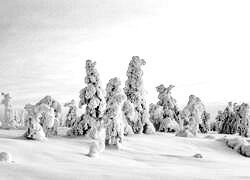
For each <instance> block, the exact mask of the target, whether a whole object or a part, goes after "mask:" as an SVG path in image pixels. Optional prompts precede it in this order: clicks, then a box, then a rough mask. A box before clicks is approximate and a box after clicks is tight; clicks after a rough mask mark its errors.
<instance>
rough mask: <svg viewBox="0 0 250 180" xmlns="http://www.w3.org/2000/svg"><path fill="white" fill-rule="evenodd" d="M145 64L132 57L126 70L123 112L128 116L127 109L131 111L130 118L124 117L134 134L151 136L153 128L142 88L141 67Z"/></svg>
mask: <svg viewBox="0 0 250 180" xmlns="http://www.w3.org/2000/svg"><path fill="white" fill-rule="evenodd" d="M145 64H146V61H145V60H144V59H140V58H139V56H133V57H132V60H131V61H130V63H129V66H128V70H127V78H128V79H127V81H126V83H125V88H124V93H125V95H126V96H127V101H128V102H127V103H125V106H126V107H124V108H123V110H125V111H126V112H125V113H126V114H127V115H128V111H127V110H128V108H130V110H131V111H133V112H130V115H133V117H132V116H130V117H126V120H127V121H128V124H129V125H130V126H131V127H132V129H133V132H134V133H146V134H151V133H154V132H155V129H154V126H153V125H152V123H151V122H150V121H149V115H148V111H147V104H146V100H145V97H144V88H143V80H142V75H143V71H142V68H141V67H142V66H143V65H145ZM129 106H130V107H129Z"/></svg>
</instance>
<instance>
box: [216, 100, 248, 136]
mask: <svg viewBox="0 0 250 180" xmlns="http://www.w3.org/2000/svg"><path fill="white" fill-rule="evenodd" d="M216 130H217V131H218V132H219V133H222V134H236V133H238V134H239V135H240V136H244V137H249V136H250V114H249V105H248V104H247V103H242V104H240V105H238V104H237V103H234V104H233V103H232V102H229V103H228V105H227V107H226V108H225V109H224V111H218V114H217V116H216Z"/></svg>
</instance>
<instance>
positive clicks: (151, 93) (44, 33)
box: [0, 0, 250, 107]
mask: <svg viewBox="0 0 250 180" xmlns="http://www.w3.org/2000/svg"><path fill="white" fill-rule="evenodd" d="M249 9H250V1H248V0H246V1H243V0H233V1H232V0H209V1H205V0H204V1H203V0H182V1H180V0H172V1H167V0H74V1H69V0H10V1H6V0H0V91H3V92H10V93H11V95H12V97H13V103H14V106H17V107H23V106H24V105H25V104H27V103H35V102H37V101H38V100H39V99H41V98H42V97H43V96H45V95H47V94H50V95H52V96H53V97H55V98H56V99H58V100H59V101H61V102H65V101H70V100H71V99H72V98H75V99H76V100H77V101H78V100H79V97H78V96H79V91H80V89H81V88H83V87H85V84H84V76H85V67H84V66H85V60H86V59H92V60H94V61H96V62H97V68H98V70H99V73H100V75H101V80H102V84H103V88H105V86H106V83H107V82H108V80H109V79H110V78H113V77H119V78H120V79H121V80H122V81H123V85H124V81H125V80H126V71H127V67H128V63H129V61H130V60H131V57H132V56H140V57H141V58H143V59H145V60H146V62H147V65H146V66H145V67H144V68H143V69H144V85H145V89H146V90H147V93H148V94H147V102H148V104H149V103H152V102H154V103H155V102H156V101H157V93H156V90H155V87H156V86H157V85H159V84H165V85H166V86H168V85H169V84H174V85H175V86H176V88H175V89H173V96H174V97H175V98H176V99H177V102H178V104H180V105H183V104H186V103H187V101H188V96H189V95H190V94H194V95H196V96H199V97H200V98H201V99H202V100H203V102H204V103H205V104H218V103H225V102H227V101H230V100H233V101H246V102H249V101H250V85H249V83H250V81H249V77H250V70H249V69H250V66H249V63H248V62H249V60H250V10H249Z"/></svg>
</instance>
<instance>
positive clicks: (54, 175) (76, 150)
mask: <svg viewBox="0 0 250 180" xmlns="http://www.w3.org/2000/svg"><path fill="white" fill-rule="evenodd" d="M23 133H24V131H23V130H0V152H9V153H10V154H11V155H12V157H13V162H12V163H0V179H1V180H2V179H4V180H6V179H7V180H8V179H18V180H22V179H24V180H29V179H30V180H31V179H32V180H33V179H51V180H52V179H53V180H56V179H60V180H64V179H72V180H77V179H91V180H93V179H126V180H129V179H185V180H187V179H230V180H231V179H250V171H249V167H250V158H246V157H243V156H241V155H240V154H238V153H237V152H235V151H234V150H232V149H230V148H228V147H227V146H226V145H225V143H223V142H222V141H218V140H216V139H215V138H213V137H216V138H219V137H221V136H223V135H217V134H211V135H210V136H207V137H206V135H204V136H200V137H197V138H182V137H175V136H174V134H163V133H157V134H155V135H134V136H131V137H125V139H124V143H123V145H122V147H121V149H120V150H116V149H112V148H106V150H105V151H104V152H103V153H102V154H101V155H100V156H99V157H98V158H90V157H89V156H87V153H88V151H89V145H90V143H91V142H92V140H90V139H87V138H85V137H66V136H65V134H66V129H65V128H61V129H60V132H59V134H60V136H58V137H52V138H49V139H48V140H47V141H44V142H40V141H34V140H25V139H23V138H21V136H22V134H23ZM197 153H199V154H201V155H202V156H203V158H201V159H199V158H195V157H193V156H194V155H195V154H197Z"/></svg>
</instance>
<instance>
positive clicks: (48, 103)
mask: <svg viewBox="0 0 250 180" xmlns="http://www.w3.org/2000/svg"><path fill="white" fill-rule="evenodd" d="M24 109H25V110H26V111H27V116H26V119H25V124H26V127H27V131H26V132H25V134H24V136H25V137H26V138H27V139H35V140H46V139H47V138H46V137H49V136H56V135H57V133H58V132H57V128H58V124H59V119H58V118H59V115H60V113H61V105H60V103H59V102H58V101H56V100H54V99H53V98H52V97H51V96H46V97H44V98H43V99H41V100H40V101H39V102H38V103H37V104H36V105H31V104H26V105H25V107H24Z"/></svg>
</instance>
